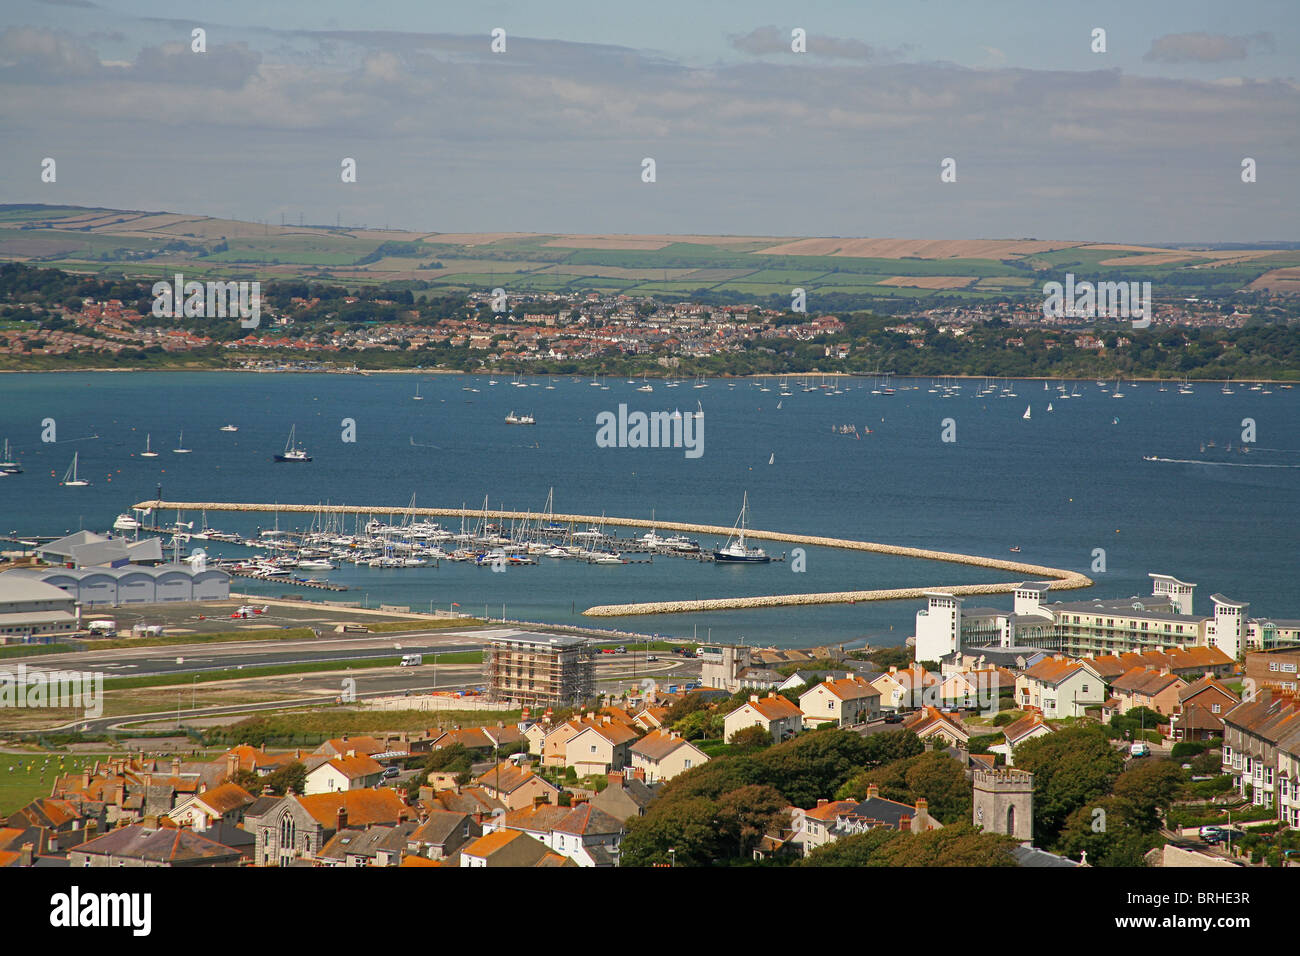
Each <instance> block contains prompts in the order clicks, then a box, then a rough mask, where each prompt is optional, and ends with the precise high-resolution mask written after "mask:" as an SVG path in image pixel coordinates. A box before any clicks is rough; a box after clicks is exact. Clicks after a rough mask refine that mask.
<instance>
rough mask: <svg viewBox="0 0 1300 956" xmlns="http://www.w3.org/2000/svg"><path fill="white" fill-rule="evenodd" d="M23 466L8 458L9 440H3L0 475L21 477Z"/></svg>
mask: <svg viewBox="0 0 1300 956" xmlns="http://www.w3.org/2000/svg"><path fill="white" fill-rule="evenodd" d="M22 473H23V466H22V465H20V464H19V463H18V462H16V461H14V460H13V459H12V458H10V457H9V439H8V438H6V439H5V453H4V460H3V461H0V475H21V474H22Z"/></svg>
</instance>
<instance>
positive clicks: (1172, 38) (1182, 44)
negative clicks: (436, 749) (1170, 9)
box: [1142, 33, 1274, 63]
mask: <svg viewBox="0 0 1300 956" xmlns="http://www.w3.org/2000/svg"><path fill="white" fill-rule="evenodd" d="M1252 48H1254V49H1256V50H1258V51H1260V52H1264V53H1269V52H1272V50H1273V49H1274V43H1273V35H1272V34H1271V33H1253V34H1251V35H1249V36H1227V35H1225V34H1221V33H1167V34H1165V35H1164V36H1162V37H1157V38H1156V39H1155V40H1153V41H1152V42H1151V49H1150V50H1148V51H1147V52H1146V55H1145V56H1143V57H1142V59H1144V60H1146V61H1148V62H1151V63H1220V62H1222V61H1224V60H1244V59H1245V58H1246V56H1247V55H1248V54H1249V53H1250V52H1251V49H1252Z"/></svg>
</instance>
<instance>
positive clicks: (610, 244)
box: [546, 236, 668, 252]
mask: <svg viewBox="0 0 1300 956" xmlns="http://www.w3.org/2000/svg"><path fill="white" fill-rule="evenodd" d="M546 245H548V246H555V247H556V248H559V249H636V250H641V251H645V252H653V251H654V250H656V249H662V248H663V247H664V246H666V245H668V243H667V242H666V241H665V240H662V239H641V238H633V237H631V236H621V237H618V238H599V237H596V236H590V237H586V236H584V237H578V238H569V237H567V236H566V237H565V238H563V239H552V240H551V241H550V242H548V243H546Z"/></svg>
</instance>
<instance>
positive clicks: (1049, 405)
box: [1047, 402, 1052, 412]
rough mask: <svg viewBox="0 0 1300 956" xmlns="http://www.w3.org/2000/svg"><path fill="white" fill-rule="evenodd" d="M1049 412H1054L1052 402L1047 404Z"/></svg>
mask: <svg viewBox="0 0 1300 956" xmlns="http://www.w3.org/2000/svg"><path fill="white" fill-rule="evenodd" d="M1047 410H1048V411H1049V412H1050V411H1051V410H1052V403H1051V402H1048V403H1047Z"/></svg>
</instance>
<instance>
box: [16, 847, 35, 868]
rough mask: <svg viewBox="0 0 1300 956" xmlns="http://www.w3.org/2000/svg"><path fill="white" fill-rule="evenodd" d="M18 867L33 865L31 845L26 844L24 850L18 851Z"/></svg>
mask: <svg viewBox="0 0 1300 956" xmlns="http://www.w3.org/2000/svg"><path fill="white" fill-rule="evenodd" d="M18 865H19V866H31V865H32V845H31V844H30V843H24V844H23V848H22V849H21V850H19V851H18Z"/></svg>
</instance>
